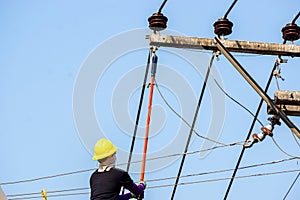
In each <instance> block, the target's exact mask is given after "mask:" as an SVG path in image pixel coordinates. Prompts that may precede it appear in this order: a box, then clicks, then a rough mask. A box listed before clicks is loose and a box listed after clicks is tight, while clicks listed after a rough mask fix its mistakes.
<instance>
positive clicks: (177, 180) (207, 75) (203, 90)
mask: <svg viewBox="0 0 300 200" xmlns="http://www.w3.org/2000/svg"><path fill="white" fill-rule="evenodd" d="M214 57H215V52H213V53H212V55H211V59H210V62H209V65H208V67H207V72H206V75H205V79H204V82H203V85H202V89H201V93H200V96H199V100H198V103H197V107H196V111H195V114H194V119H193V122H192V127H191V130H190V133H189V136H188V138H187V141H186V145H185V149H184V152H187V151H188V147H189V144H190V141H191V137H192V134H193V130H194V126H195V124H196V120H197V116H198V112H199V109H200V106H201V102H202V99H203V96H204V92H205V89H206V84H207V81H208V78H209V74H210V69H211V67H212V63H213V60H214ZM185 157H186V155H185V154H184V155H183V156H182V159H181V163H180V166H179V169H178V173H177V178H176V181H175V184H174V188H173V191H172V196H171V200H173V199H174V197H175V193H176V189H177V184H178V182H179V177H180V175H181V172H182V168H183V165H184V162H185Z"/></svg>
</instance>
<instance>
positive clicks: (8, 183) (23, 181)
mask: <svg viewBox="0 0 300 200" xmlns="http://www.w3.org/2000/svg"><path fill="white" fill-rule="evenodd" d="M236 143H238V142H236ZM230 146H234V145H230ZM223 147H229V146H228V145H220V146H214V147H211V148H207V149H200V150H195V151H190V152H185V153H175V154H169V155H164V156H158V157H153V158H147V161H153V160H159V159H164V158H170V157H175V156H182V155H184V154H186V155H190V154H196V153H201V152H206V151H211V150H215V149H219V148H223ZM141 162H142V160H137V161H132V162H131V164H134V163H141ZM122 165H127V163H119V164H117V165H116V166H122ZM92 170H96V168H90V169H85V170H78V171H73V172H66V173H60V174H55V175H49V176H42V177H38V178H33V179H25V180H19V181H10V182H2V183H0V186H3V185H12V184H19V183H26V182H35V181H40V180H44V179H50V178H56V177H61V176H67V175H73V174H78V173H83V172H89V171H92Z"/></svg>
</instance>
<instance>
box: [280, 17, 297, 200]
mask: <svg viewBox="0 0 300 200" xmlns="http://www.w3.org/2000/svg"><path fill="white" fill-rule="evenodd" d="M299 14H300V12H299ZM299 176H300V172H299V173H298V175H297V176H296V178H295V180H294V181H293V183H292V185H291V186H290V188H289V189H288V191H287V193H286V194H285V196H284V197H283V200H285V199H286V197H287V196H288V195H289V193H290V191H291V190H292V188H293V187H294V185H295V183H296V181H297V179H298V178H299Z"/></svg>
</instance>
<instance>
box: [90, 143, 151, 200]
mask: <svg viewBox="0 0 300 200" xmlns="http://www.w3.org/2000/svg"><path fill="white" fill-rule="evenodd" d="M117 150H118V148H117V147H116V146H114V145H113V144H112V143H111V141H109V140H108V139H105V138H103V139H100V140H98V141H97V143H96V144H95V147H94V156H93V158H92V159H93V160H97V161H98V162H99V168H98V169H97V170H96V171H95V172H93V174H92V175H91V177H90V189H91V196H90V199H91V200H127V199H131V198H136V199H138V198H139V199H141V198H143V195H144V190H145V188H146V184H145V182H140V183H139V184H135V183H134V182H133V180H132V179H131V177H130V176H129V174H128V173H127V172H126V171H123V170H122V169H118V168H115V165H116V152H117ZM121 187H124V188H126V189H127V190H129V191H130V193H126V194H122V195H119V193H120V190H121Z"/></svg>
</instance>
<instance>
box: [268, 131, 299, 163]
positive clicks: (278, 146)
mask: <svg viewBox="0 0 300 200" xmlns="http://www.w3.org/2000/svg"><path fill="white" fill-rule="evenodd" d="M272 140H273V142H274V144H275V145H276V146H277V148H278V149H279V150H280V151H281V152H282V153H284V154H285V155H287V156H289V157H292V158H300V156H293V155H291V154H289V153H287V152H286V151H284V150H283V149H282V148H281V147H280V145H279V144H278V143H277V142H276V140H275V139H274V136H273V137H272Z"/></svg>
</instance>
